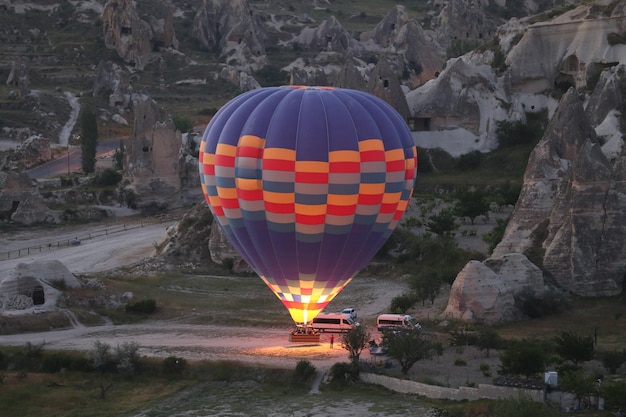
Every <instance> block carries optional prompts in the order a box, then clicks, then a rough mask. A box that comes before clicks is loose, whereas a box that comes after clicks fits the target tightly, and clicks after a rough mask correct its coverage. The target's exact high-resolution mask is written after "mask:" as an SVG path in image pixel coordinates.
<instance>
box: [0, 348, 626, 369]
mask: <svg viewBox="0 0 626 417" xmlns="http://www.w3.org/2000/svg"><path fill="white" fill-rule="evenodd" d="M0 362H1V361H0ZM624 362H626V350H622V351H621V352H620V351H618V350H610V351H608V352H604V353H603V354H602V366H604V367H605V368H606V369H607V370H608V371H609V373H610V374H615V373H616V372H617V369H618V368H619V367H620V366H622V365H623V364H624Z"/></svg>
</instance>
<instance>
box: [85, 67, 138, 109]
mask: <svg viewBox="0 0 626 417" xmlns="http://www.w3.org/2000/svg"><path fill="white" fill-rule="evenodd" d="M131 92H132V88H131V85H130V73H129V72H128V70H126V69H125V68H122V67H120V66H119V65H117V64H115V63H114V62H111V61H101V62H100V63H98V67H97V68H96V79H95V80H94V83H93V96H94V97H105V98H108V102H109V106H111V107H113V108H116V109H118V111H122V110H127V109H129V107H130V104H131Z"/></svg>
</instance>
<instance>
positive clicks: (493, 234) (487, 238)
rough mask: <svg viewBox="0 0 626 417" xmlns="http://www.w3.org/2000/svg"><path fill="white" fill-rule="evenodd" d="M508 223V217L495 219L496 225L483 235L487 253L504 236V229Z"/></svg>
mask: <svg viewBox="0 0 626 417" xmlns="http://www.w3.org/2000/svg"><path fill="white" fill-rule="evenodd" d="M508 224H509V219H496V226H495V227H494V228H493V229H491V231H490V232H487V233H485V234H484V235H483V241H484V242H486V243H488V244H489V253H492V252H493V250H494V249H495V248H496V246H498V243H500V242H501V241H502V238H503V237H504V231H505V230H506V226H507V225H508Z"/></svg>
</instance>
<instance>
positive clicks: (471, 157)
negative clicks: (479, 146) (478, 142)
mask: <svg viewBox="0 0 626 417" xmlns="http://www.w3.org/2000/svg"><path fill="white" fill-rule="evenodd" d="M482 160H483V154H482V153H480V151H472V152H470V153H466V154H464V155H461V156H460V157H459V160H458V162H457V164H456V166H457V168H458V169H459V170H460V171H471V170H473V169H476V168H478V167H479V166H480V163H481V162H482Z"/></svg>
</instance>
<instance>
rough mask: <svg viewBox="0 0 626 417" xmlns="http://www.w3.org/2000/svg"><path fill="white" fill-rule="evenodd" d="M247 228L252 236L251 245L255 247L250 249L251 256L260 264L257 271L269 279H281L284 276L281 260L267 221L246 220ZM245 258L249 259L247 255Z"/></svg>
mask: <svg viewBox="0 0 626 417" xmlns="http://www.w3.org/2000/svg"><path fill="white" fill-rule="evenodd" d="M246 229H247V230H248V232H249V235H250V238H251V242H250V243H249V245H250V247H251V248H254V250H253V251H249V257H250V259H251V260H253V261H254V262H255V264H256V265H258V268H255V271H257V273H259V272H260V275H263V276H265V277H266V278H268V281H272V280H280V279H281V278H282V277H283V274H282V270H281V267H280V265H281V262H280V261H279V259H278V257H277V255H278V253H277V252H276V250H275V248H274V246H273V245H272V244H271V237H270V231H269V230H268V227H267V222H265V221H263V222H246ZM244 259H246V261H248V258H247V257H246V258H244Z"/></svg>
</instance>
